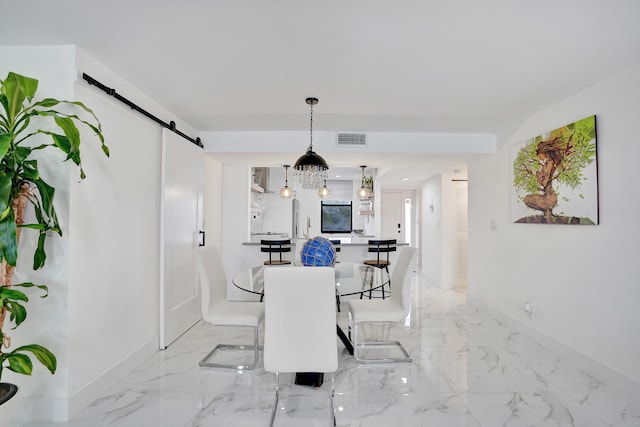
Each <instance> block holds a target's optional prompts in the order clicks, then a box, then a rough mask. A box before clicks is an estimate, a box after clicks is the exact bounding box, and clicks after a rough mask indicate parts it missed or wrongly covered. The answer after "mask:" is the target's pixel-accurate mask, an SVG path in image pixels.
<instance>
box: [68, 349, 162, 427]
mask: <svg viewBox="0 0 640 427" xmlns="http://www.w3.org/2000/svg"><path fill="white" fill-rule="evenodd" d="M157 351H160V350H159V349H158V346H157V343H147V344H145V345H144V346H142V347H140V348H139V349H138V350H136V351H134V352H133V353H131V354H130V355H129V356H128V357H126V358H125V359H123V360H122V361H121V362H120V363H118V364H117V365H115V366H114V367H113V368H111V369H109V370H108V371H106V372H105V373H104V374H102V375H101V376H100V377H98V378H96V379H95V380H94V381H92V382H91V383H90V384H88V385H87V386H86V387H84V388H83V389H82V390H80V391H78V392H77V393H75V394H73V396H70V397H69V403H68V404H69V418H73V417H75V416H76V415H77V414H78V413H80V412H81V411H82V410H83V409H85V408H86V407H87V406H89V405H90V404H91V403H92V402H93V401H94V400H96V399H97V398H99V397H101V396H103V395H104V394H105V392H106V391H107V390H108V389H109V388H110V387H112V386H113V385H114V384H116V383H117V382H118V381H120V380H121V379H122V378H124V377H125V376H127V375H128V374H129V373H130V372H131V371H132V370H134V369H135V368H136V367H137V366H138V365H140V364H141V363H142V362H144V361H145V359H147V358H148V357H150V356H151V355H153V354H154V353H155V352H157ZM65 421H66V420H65Z"/></svg>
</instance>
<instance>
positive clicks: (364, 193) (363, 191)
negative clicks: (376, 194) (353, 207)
mask: <svg viewBox="0 0 640 427" xmlns="http://www.w3.org/2000/svg"><path fill="white" fill-rule="evenodd" d="M360 167H361V168H362V183H361V185H360V188H358V193H357V194H358V199H360V200H364V199H368V198H370V197H371V192H370V191H369V189H368V188H367V187H365V186H364V168H366V166H360Z"/></svg>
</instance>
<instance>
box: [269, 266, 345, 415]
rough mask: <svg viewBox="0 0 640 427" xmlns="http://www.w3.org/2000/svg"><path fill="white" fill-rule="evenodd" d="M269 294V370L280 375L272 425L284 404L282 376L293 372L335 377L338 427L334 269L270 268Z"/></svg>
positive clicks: (332, 399) (277, 381)
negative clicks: (279, 403)
mask: <svg viewBox="0 0 640 427" xmlns="http://www.w3.org/2000/svg"><path fill="white" fill-rule="evenodd" d="M264 291H265V323H264V369H265V370H266V371H268V372H274V373H275V374H276V392H275V393H276V396H275V401H274V404H273V412H272V416H271V425H273V423H274V420H275V418H276V413H278V409H279V408H278V402H279V401H280V399H281V391H282V389H281V387H280V374H281V373H294V372H296V373H306V372H317V373H327V372H330V373H331V392H330V409H331V413H332V419H333V425H335V407H334V387H333V386H334V378H333V373H334V372H335V371H336V370H337V369H338V342H337V340H338V338H337V335H336V305H335V273H334V269H333V268H332V267H289V268H278V267H267V268H265V272H264ZM285 411H286V408H285ZM292 412H295V408H294V409H293V410H292Z"/></svg>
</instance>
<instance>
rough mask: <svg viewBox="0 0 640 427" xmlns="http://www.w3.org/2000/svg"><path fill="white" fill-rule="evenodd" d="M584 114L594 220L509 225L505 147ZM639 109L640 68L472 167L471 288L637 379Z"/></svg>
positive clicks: (545, 114)
mask: <svg viewBox="0 0 640 427" xmlns="http://www.w3.org/2000/svg"><path fill="white" fill-rule="evenodd" d="M591 114H595V115H596V116H597V117H596V121H597V143H598V170H599V172H598V173H599V194H600V225H598V226H562V225H557V226H544V225H534V224H513V223H511V222H510V220H509V197H510V188H511V182H510V178H509V176H510V174H509V170H510V167H511V165H510V163H509V149H510V147H511V146H512V145H514V144H517V143H519V142H522V141H524V140H526V139H528V138H530V137H532V136H535V135H539V134H540V133H541V132H544V131H548V130H551V129H554V128H557V127H559V126H562V125H564V124H567V123H571V122H573V121H575V120H579V119H581V118H584V117H586V116H588V115H591ZM638 117H640V66H636V67H634V68H632V69H629V70H628V71H627V72H625V73H622V74H620V75H617V76H614V77H611V78H609V79H607V80H605V81H603V82H601V83H599V84H597V85H595V86H593V87H591V88H589V89H588V90H585V91H583V92H581V93H579V94H577V95H575V96H573V97H571V98H569V99H567V100H565V101H563V102H561V103H558V104H557V105H554V106H551V107H549V108H547V109H545V110H543V111H540V112H539V113H538V114H536V115H534V116H532V117H530V118H529V119H528V120H526V121H525V122H523V123H522V124H521V126H520V127H519V128H518V130H517V131H516V132H515V133H514V134H513V135H511V136H510V137H509V138H508V140H507V142H506V144H505V145H504V146H503V148H502V149H501V150H500V151H499V152H498V154H497V155H495V156H492V157H490V158H485V159H482V160H479V161H477V162H474V163H472V164H471V165H470V166H469V229H470V231H469V250H470V256H469V259H470V263H469V264H470V265H469V269H470V273H469V292H470V295H471V296H472V297H473V298H476V299H477V300H479V301H481V302H484V303H486V304H488V305H489V306H491V307H493V308H495V309H497V310H499V311H500V312H502V313H504V314H505V315H507V316H509V317H511V318H513V319H516V320H517V321H519V322H522V324H524V325H525V326H527V327H530V328H533V330H534V331H536V332H537V333H539V334H540V336H546V337H548V338H550V339H551V340H554V341H557V342H559V343H562V344H564V345H566V346H568V347H569V348H570V349H572V350H575V351H577V352H579V353H581V354H583V355H584V356H586V357H587V358H589V359H592V360H594V361H596V362H599V363H601V364H603V365H605V366H607V367H609V368H611V369H612V370H614V371H616V372H618V373H620V374H622V375H624V376H626V377H627V378H630V379H632V380H634V381H635V382H640V365H638V359H639V358H640V340H639V339H638V333H637V330H638V326H637V325H638V324H640V310H638V308H637V304H638V301H640V286H638V283H639V281H638V277H640V271H639V270H640V267H639V266H640V264H639V263H638V253H640V223H639V222H638V218H640V199H639V198H638V197H637V195H638V192H637V190H636V185H635V175H636V174H635V171H636V170H637V164H638V159H639V158H640V144H638V135H640V121H639V120H638ZM491 221H495V230H492V229H491V226H490V225H491ZM525 302H530V303H531V304H533V307H534V315H533V319H532V320H529V319H527V318H526V317H525V315H524V311H523V304H524V303H525Z"/></svg>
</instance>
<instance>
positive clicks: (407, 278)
mask: <svg viewBox="0 0 640 427" xmlns="http://www.w3.org/2000/svg"><path fill="white" fill-rule="evenodd" d="M417 254H418V250H417V249H416V248H412V247H408V246H405V247H402V248H401V249H400V250H399V253H398V258H397V260H396V262H395V267H394V268H393V271H392V273H391V280H392V282H393V286H392V287H391V296H390V298H386V299H383V300H382V299H378V300H352V301H349V338H351V330H352V328H353V331H354V336H353V348H354V356H355V358H356V360H357V361H358V362H361V363H389V362H411V360H412V359H411V356H410V355H409V352H408V351H407V350H406V349H405V348H404V346H403V345H402V343H400V341H381V340H379V341H373V340H372V341H360V340H359V335H360V334H359V332H360V327H361V326H362V324H363V323H374V322H375V323H384V322H402V321H403V320H404V319H405V318H406V317H407V315H408V314H409V310H410V308H411V276H412V274H411V273H412V272H413V267H414V265H415V261H416V256H417ZM382 347H387V348H389V347H390V348H397V349H398V350H399V351H400V352H401V354H402V356H400V357H370V358H369V357H366V356H365V355H363V354H362V352H363V351H364V350H365V349H367V348H378V349H379V348H382Z"/></svg>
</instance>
